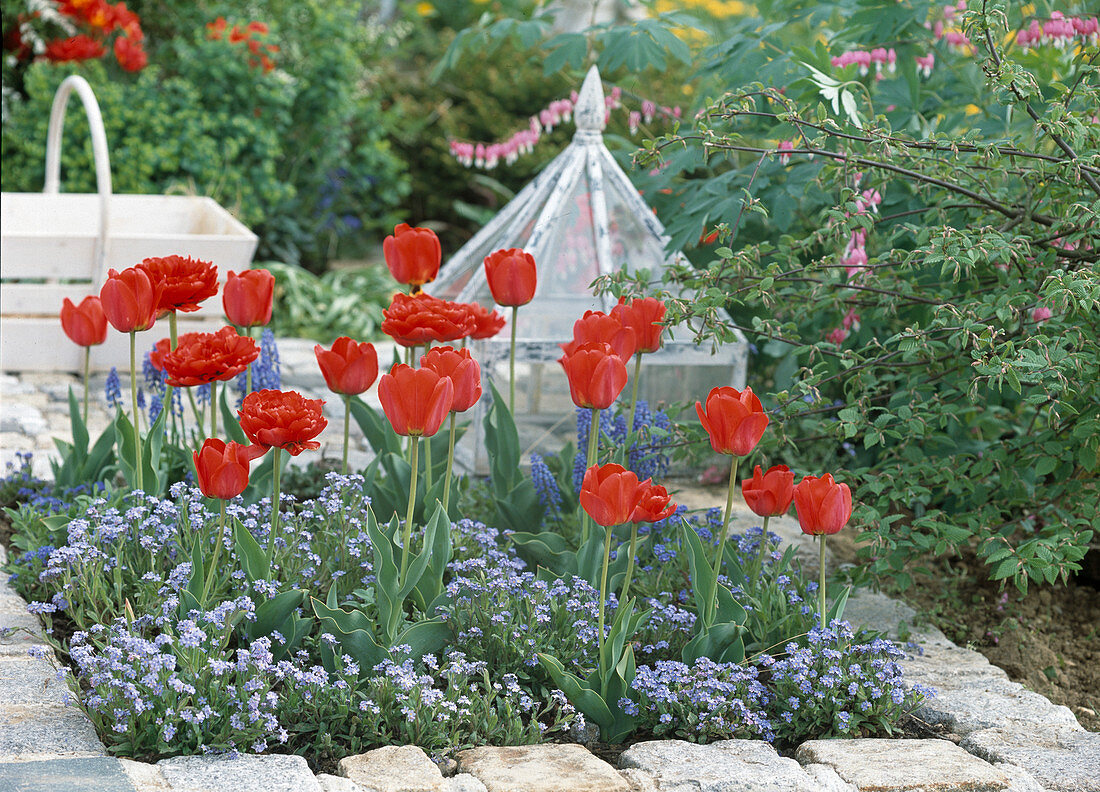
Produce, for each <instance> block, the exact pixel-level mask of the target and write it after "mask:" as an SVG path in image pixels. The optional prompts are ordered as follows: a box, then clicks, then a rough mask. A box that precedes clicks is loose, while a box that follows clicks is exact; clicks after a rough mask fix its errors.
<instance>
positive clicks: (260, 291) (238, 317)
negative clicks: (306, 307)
mask: <svg viewBox="0 0 1100 792" xmlns="http://www.w3.org/2000/svg"><path fill="white" fill-rule="evenodd" d="M274 295H275V276H274V275H272V274H271V273H270V272H268V271H267V270H265V269H254V270H245V271H244V272H230V273H229V277H228V279H227V280H226V282H225V289H224V290H223V291H222V307H223V308H224V309H225V316H226V318H227V319H229V321H230V322H231V323H232V324H235V325H238V326H240V327H256V326H258V325H260V326H262V325H266V324H267V323H268V322H270V321H271V302H272V298H273V297H274Z"/></svg>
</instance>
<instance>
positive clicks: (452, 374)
mask: <svg viewBox="0 0 1100 792" xmlns="http://www.w3.org/2000/svg"><path fill="white" fill-rule="evenodd" d="M420 365H421V366H422V367H423V368H427V369H431V370H432V371H434V372H435V373H436V374H438V375H439V376H441V377H446V378H447V379H449V380H450V381H451V384H452V385H453V386H454V401H453V403H452V404H451V412H456V413H459V412H466V411H467V410H468V409H470V408H471V407H473V406H474V405H475V404H477V400H478V399H480V398H481V366H479V365H478V364H477V361H476V360H474V358H473V356H472V355H470V350H468V349H453V348H452V347H449V346H444V347H435V348H433V349H429V350H428V353H427V354H425V355H422V356H421V358H420Z"/></svg>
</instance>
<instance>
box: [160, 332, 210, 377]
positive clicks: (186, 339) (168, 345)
mask: <svg viewBox="0 0 1100 792" xmlns="http://www.w3.org/2000/svg"><path fill="white" fill-rule="evenodd" d="M200 335H202V334H201V333H183V334H182V335H180V336H179V337H177V338H176V346H177V347H179V346H183V345H184V344H191V343H194V340H195V338H197V337H198V336H200ZM171 351H172V339H171V338H162V339H161V340H160V341H157V343H155V344H154V345H153V349H152V351H150V352H149V363H150V364H151V365H152V366H153V368H155V369H156V370H157V371H164V358H165V356H166V355H167V354H168V353H169V352H171Z"/></svg>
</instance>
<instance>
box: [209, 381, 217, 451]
mask: <svg viewBox="0 0 1100 792" xmlns="http://www.w3.org/2000/svg"><path fill="white" fill-rule="evenodd" d="M210 436H211V437H217V436H218V381H217V380H214V381H213V382H211V383H210Z"/></svg>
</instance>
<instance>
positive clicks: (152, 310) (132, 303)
mask: <svg viewBox="0 0 1100 792" xmlns="http://www.w3.org/2000/svg"><path fill="white" fill-rule="evenodd" d="M161 288H162V287H161V286H160V284H154V283H153V282H152V281H151V280H150V279H149V275H148V274H147V273H146V272H145V271H144V270H142V269H139V268H137V267H129V268H127V269H124V270H123V271H122V272H116V271H115V270H108V272H107V281H106V282H105V283H104V284H103V287H102V288H101V289H100V290H99V299H100V301H101V303H102V305H103V313H104V314H105V315H106V316H107V321H108V322H110V323H111V327H113V328H115V330H118V331H119V332H120V333H134V332H137V331H139V330H148V329H149V328H150V327H152V326H153V323H154V322H155V321H156V320H157V308H158V306H159V305H160V291H161Z"/></svg>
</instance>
